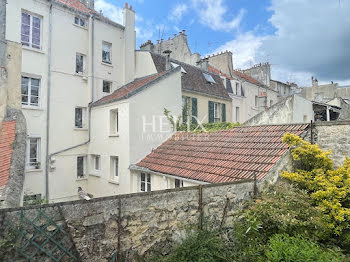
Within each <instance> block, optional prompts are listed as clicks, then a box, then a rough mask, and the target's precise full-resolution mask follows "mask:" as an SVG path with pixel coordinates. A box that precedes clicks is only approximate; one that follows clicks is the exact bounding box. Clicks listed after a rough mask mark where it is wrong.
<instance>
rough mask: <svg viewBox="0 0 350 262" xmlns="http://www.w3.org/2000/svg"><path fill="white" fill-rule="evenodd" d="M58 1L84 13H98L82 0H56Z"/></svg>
mask: <svg viewBox="0 0 350 262" xmlns="http://www.w3.org/2000/svg"><path fill="white" fill-rule="evenodd" d="M55 1H56V2H58V3H61V4H64V5H66V6H68V7H71V8H74V9H76V10H78V11H80V12H83V13H87V14H90V13H97V12H96V11H95V10H93V9H90V8H88V7H87V6H86V5H84V4H83V3H82V2H80V0H55Z"/></svg>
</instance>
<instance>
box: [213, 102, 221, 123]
mask: <svg viewBox="0 0 350 262" xmlns="http://www.w3.org/2000/svg"><path fill="white" fill-rule="evenodd" d="M214 122H215V123H218V122H220V104H219V103H214Z"/></svg>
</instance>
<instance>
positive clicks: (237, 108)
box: [236, 106, 239, 123]
mask: <svg viewBox="0 0 350 262" xmlns="http://www.w3.org/2000/svg"><path fill="white" fill-rule="evenodd" d="M236 122H237V123H239V107H238V106H237V107H236Z"/></svg>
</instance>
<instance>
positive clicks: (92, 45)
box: [48, 16, 95, 162]
mask: <svg viewBox="0 0 350 262" xmlns="http://www.w3.org/2000/svg"><path fill="white" fill-rule="evenodd" d="M94 35H95V25H94V17H93V16H92V22H91V36H92V37H91V41H92V42H91V48H92V51H91V103H92V102H93V101H94V89H95V87H94V80H95V72H94V46H95V45H94ZM88 115H89V116H88V118H89V119H88V121H89V126H88V134H89V137H88V140H87V141H85V142H83V143H81V144H78V145H75V146H71V147H68V148H65V149H62V150H60V151H57V152H54V153H52V154H50V155H48V161H49V162H50V160H51V158H52V157H53V156H55V155H58V154H61V153H63V152H66V151H69V150H72V149H74V148H77V147H80V146H83V145H86V144H88V143H90V140H91V106H89V114H88Z"/></svg>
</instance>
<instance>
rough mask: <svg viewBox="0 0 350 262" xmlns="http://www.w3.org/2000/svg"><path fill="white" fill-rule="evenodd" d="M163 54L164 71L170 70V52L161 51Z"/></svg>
mask: <svg viewBox="0 0 350 262" xmlns="http://www.w3.org/2000/svg"><path fill="white" fill-rule="evenodd" d="M163 54H165V70H166V71H168V70H170V69H171V65H170V54H171V50H165V51H163Z"/></svg>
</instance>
